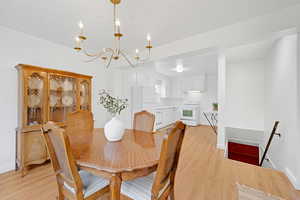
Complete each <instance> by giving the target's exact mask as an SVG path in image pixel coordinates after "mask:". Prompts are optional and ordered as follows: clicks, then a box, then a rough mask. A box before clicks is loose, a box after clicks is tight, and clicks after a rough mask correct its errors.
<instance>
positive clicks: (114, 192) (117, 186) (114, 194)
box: [110, 174, 122, 200]
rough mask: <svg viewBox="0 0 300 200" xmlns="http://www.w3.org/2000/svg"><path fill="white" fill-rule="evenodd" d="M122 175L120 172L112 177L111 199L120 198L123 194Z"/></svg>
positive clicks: (118, 199) (116, 199)
mask: <svg viewBox="0 0 300 200" xmlns="http://www.w3.org/2000/svg"><path fill="white" fill-rule="evenodd" d="M121 183H122V181H121V176H120V174H113V175H112V177H111V179H110V199H111V200H120V196H121Z"/></svg>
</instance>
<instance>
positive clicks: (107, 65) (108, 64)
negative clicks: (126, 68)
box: [105, 53, 114, 69]
mask: <svg viewBox="0 0 300 200" xmlns="http://www.w3.org/2000/svg"><path fill="white" fill-rule="evenodd" d="M113 56H114V54H113V53H112V54H111V56H110V58H109V61H108V63H107V64H106V67H105V68H106V69H107V68H108V67H109V66H110V63H111V60H112V58H113Z"/></svg>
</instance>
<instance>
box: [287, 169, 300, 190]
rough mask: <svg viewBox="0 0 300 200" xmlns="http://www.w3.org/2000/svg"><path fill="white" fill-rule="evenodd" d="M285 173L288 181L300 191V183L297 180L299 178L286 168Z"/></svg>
mask: <svg viewBox="0 0 300 200" xmlns="http://www.w3.org/2000/svg"><path fill="white" fill-rule="evenodd" d="M284 173H285V174H286V176H287V177H288V179H289V180H290V181H291V183H292V184H293V186H294V187H295V188H296V189H297V190H300V183H299V181H298V180H297V178H296V177H295V176H294V174H293V173H292V171H291V170H290V169H289V168H287V167H286V168H285V169H284Z"/></svg>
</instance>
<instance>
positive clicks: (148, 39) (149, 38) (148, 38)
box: [147, 33, 151, 42]
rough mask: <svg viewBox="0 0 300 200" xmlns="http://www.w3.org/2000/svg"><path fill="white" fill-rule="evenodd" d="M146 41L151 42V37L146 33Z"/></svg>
mask: <svg viewBox="0 0 300 200" xmlns="http://www.w3.org/2000/svg"><path fill="white" fill-rule="evenodd" d="M147 41H148V42H150V41H151V35H150V34H149V33H148V34H147Z"/></svg>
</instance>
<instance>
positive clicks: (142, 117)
mask: <svg viewBox="0 0 300 200" xmlns="http://www.w3.org/2000/svg"><path fill="white" fill-rule="evenodd" d="M154 122H155V115H154V114H152V113H150V112H147V111H145V110H143V111H141V112H137V113H135V114H134V119H133V129H134V130H137V131H145V132H152V131H153V128H154Z"/></svg>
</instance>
